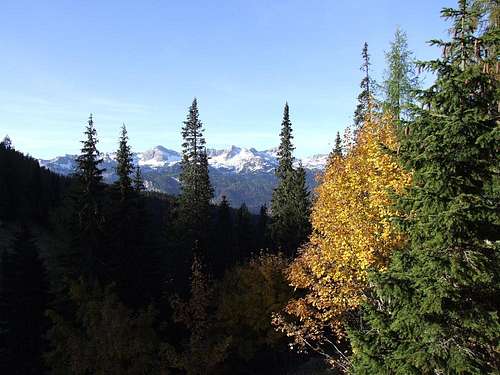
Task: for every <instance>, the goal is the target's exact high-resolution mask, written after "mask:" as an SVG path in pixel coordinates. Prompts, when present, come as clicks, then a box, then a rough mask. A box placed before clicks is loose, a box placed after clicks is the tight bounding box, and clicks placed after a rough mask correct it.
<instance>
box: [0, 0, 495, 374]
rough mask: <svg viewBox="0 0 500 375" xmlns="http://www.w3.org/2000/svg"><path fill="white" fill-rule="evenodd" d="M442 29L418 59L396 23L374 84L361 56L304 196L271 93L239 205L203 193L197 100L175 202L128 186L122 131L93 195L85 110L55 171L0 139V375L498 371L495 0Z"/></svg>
mask: <svg viewBox="0 0 500 375" xmlns="http://www.w3.org/2000/svg"><path fill="white" fill-rule="evenodd" d="M441 22H442V29H443V30H445V29H446V30H448V33H447V34H448V36H447V38H446V39H443V40H440V39H435V40H431V41H430V42H429V44H430V46H431V47H432V48H433V49H435V50H437V51H438V53H437V54H436V56H439V57H437V58H436V59H431V60H423V61H422V60H418V56H415V54H414V53H413V52H412V50H411V46H410V45H409V43H408V38H407V34H406V33H405V31H404V29H403V28H398V29H397V30H395V32H394V34H393V39H392V40H391V41H387V50H386V51H385V67H384V71H385V74H384V77H383V79H375V77H374V75H373V74H372V69H373V65H372V61H371V59H370V57H371V56H370V55H371V53H372V52H371V50H370V45H369V44H368V43H364V44H361V45H359V56H358V60H359V64H358V66H353V67H352V74H353V76H356V77H358V78H359V79H358V78H357V79H358V81H359V82H360V83H359V88H358V93H359V96H358V97H357V101H356V107H355V108H352V109H351V112H352V114H353V115H352V121H351V123H350V124H346V126H345V130H344V131H343V132H336V131H332V134H325V137H328V138H331V139H332V140H334V142H332V144H333V147H332V148H331V151H330V154H329V155H328V159H327V163H326V167H325V168H324V170H323V171H322V172H320V173H318V174H317V176H316V181H317V185H316V186H315V187H314V188H313V189H311V188H310V186H309V185H308V182H307V178H306V170H305V168H304V167H303V165H302V164H301V163H300V162H299V161H298V159H297V157H296V156H295V153H296V150H295V142H296V141H297V137H298V136H297V135H296V134H294V108H295V107H294V105H295V104H294V103H292V102H289V103H287V102H286V98H283V101H282V103H283V108H282V121H281V124H280V123H279V122H278V123H276V126H275V133H276V137H278V135H279V140H280V143H279V147H278V148H277V150H276V157H277V161H278V163H277V165H276V168H275V170H274V175H275V177H276V181H277V182H276V186H275V187H274V190H273V193H272V199H271V200H270V202H262V207H261V209H260V211H259V212H256V211H252V210H250V209H249V208H248V207H247V205H246V204H245V203H243V204H241V205H238V206H237V207H235V206H233V205H232V202H231V200H230V199H229V198H228V197H226V196H222V198H220V197H216V196H215V195H214V185H213V181H211V177H210V174H209V160H210V155H208V153H207V144H210V139H208V137H207V139H206V135H205V130H206V129H207V128H208V127H209V126H210V124H206V125H205V122H204V120H203V116H204V111H205V108H204V103H203V100H202V99H201V98H198V99H199V100H198V99H197V98H194V99H193V100H192V102H190V103H186V115H185V118H184V119H179V121H178V129H177V130H176V131H177V132H178V133H179V134H181V136H182V144H180V145H179V149H180V150H181V160H180V162H179V166H180V174H179V178H178V180H179V183H180V193H179V194H178V195H172V194H166V193H164V192H160V191H157V190H154V189H149V188H148V186H147V184H146V183H145V180H144V176H143V171H141V168H140V166H139V165H138V164H137V163H135V162H134V158H133V151H134V150H132V147H131V140H132V139H133V138H134V137H135V135H134V134H132V132H128V131H127V127H126V125H123V126H121V127H119V126H118V127H117V128H116V143H115V144H116V150H115V155H116V163H117V164H116V168H115V170H114V171H113V172H114V173H115V174H116V176H117V178H116V180H115V181H114V182H112V183H108V182H105V181H104V174H105V173H106V170H105V168H104V167H103V157H102V150H101V149H100V143H99V140H100V139H99V138H100V133H99V121H100V120H99V114H98V113H96V114H89V115H88V118H82V121H81V123H80V124H77V125H81V133H80V134H75V135H74V136H75V137H78V138H79V139H80V141H81V143H80V144H81V149H80V150H79V153H78V156H77V157H76V158H75V168H74V171H73V172H72V173H71V174H69V175H60V174H57V173H55V172H53V171H51V170H49V169H47V168H45V167H43V166H40V165H39V163H38V160H37V159H35V158H34V157H32V156H30V155H29V154H28V153H26V152H24V151H23V150H22V149H20V148H18V147H17V145H16V139H15V137H12V139H11V138H9V136H5V138H4V139H3V141H2V142H1V143H0V257H1V258H0V374H2V375H16V374H20V375H25V374H26V375H28V374H30V375H34V374H54V375H68V374H74V375H149V374H151V375H156V374H157V375H160V374H162V375H163V374H188V375H210V374H221V375H224V374H243V375H244V374H249V375H250V374H291V375H300V374H318V375H326V374H393V375H396V374H398V375H399V374H401V375H407V374H435V375H437V374H442V375H445V374H446V375H451V374H499V373H500V312H499V310H500V199H499V198H500V175H499V173H500V116H499V112H500V84H499V83H500V60H499V50H500V3H499V2H498V0H458V1H456V4H455V6H454V7H452V8H443V9H442V11H441ZM422 27H425V26H422ZM298 58H299V57H298ZM424 73H426V74H427V77H430V78H427V80H424V79H422V75H423V74H424ZM195 95H196V92H193V94H192V97H195ZM280 110H281V109H280ZM91 111H92V108H89V109H88V111H87V112H91ZM124 116H126V115H124ZM125 120H126V118H125ZM0 126H1V125H0ZM0 131H2V132H3V129H0ZM3 135H4V134H2V136H3ZM129 137H130V139H129Z"/></svg>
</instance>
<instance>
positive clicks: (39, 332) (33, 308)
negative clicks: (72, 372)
mask: <svg viewBox="0 0 500 375" xmlns="http://www.w3.org/2000/svg"><path fill="white" fill-rule="evenodd" d="M0 266H1V269H0V372H1V373H2V374H26V375H28V374H33V375H35V374H41V373H43V372H44V366H43V360H42V355H43V352H44V350H45V343H44V339H43V336H44V334H45V331H46V329H47V322H46V318H45V309H46V308H47V306H48V280H47V274H46V270H45V267H44V265H43V263H42V261H41V259H40V258H39V255H38V248H37V246H36V244H35V242H34V239H33V237H32V235H31V233H30V231H29V229H28V228H27V227H25V226H23V227H22V229H21V230H20V231H19V232H18V233H17V235H16V237H15V240H14V243H13V246H12V252H7V251H5V252H4V253H3V254H2V261H1V264H0Z"/></svg>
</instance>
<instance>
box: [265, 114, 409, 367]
mask: <svg viewBox="0 0 500 375" xmlns="http://www.w3.org/2000/svg"><path fill="white" fill-rule="evenodd" d="M346 139H350V137H349V136H348V135H347V136H346ZM396 149H397V138H396V130H395V125H394V121H393V119H392V118H391V117H390V116H389V115H387V114H372V115H369V116H367V120H366V121H365V124H364V125H363V127H362V128H361V129H360V131H359V132H358V134H357V138H356V141H355V142H352V143H351V144H350V145H348V149H347V152H346V154H345V155H344V156H342V155H334V156H332V157H331V158H330V161H329V164H328V166H327V168H326V171H325V173H324V175H323V177H322V180H321V183H320V185H319V186H318V188H317V191H316V196H317V199H316V201H315V204H314V206H313V210H312V215H311V221H312V226H313V232H312V234H311V236H310V238H309V242H308V244H307V245H305V246H304V247H303V249H302V250H301V251H300V253H299V255H298V257H297V258H296V259H295V260H294V261H293V262H292V264H291V265H290V267H289V268H288V269H287V271H286V273H287V278H288V281H289V283H290V284H291V285H292V286H293V287H294V288H295V290H296V293H295V297H294V298H293V299H291V300H290V301H289V302H288V304H287V306H286V308H285V309H284V311H283V312H282V313H281V314H278V315H275V316H274V319H273V323H274V324H275V325H276V326H277V327H278V329H279V330H281V331H283V332H285V333H286V334H287V335H288V336H289V337H291V338H292V346H294V347H296V348H298V349H299V350H308V349H309V350H311V349H312V350H316V351H318V352H320V353H322V354H323V355H325V356H326V357H327V358H329V359H331V360H332V361H334V360H335V361H337V365H340V366H341V367H342V366H346V364H345V362H347V358H346V357H344V353H343V349H342V344H343V338H344V337H345V330H344V327H345V325H346V324H347V323H350V324H352V323H353V322H354V321H355V320H356V319H358V318H357V311H358V307H359V305H360V303H361V302H362V300H363V298H364V293H365V291H366V289H367V287H368V285H367V272H368V270H369V269H371V268H376V269H382V268H384V267H385V266H386V264H387V261H388V256H389V254H390V253H391V251H392V250H393V249H394V248H396V247H398V246H400V245H401V244H402V243H403V242H404V237H403V236H402V234H401V233H399V232H398V231H397V230H396V229H395V226H394V225H393V224H392V223H391V217H393V216H394V214H395V212H394V211H393V208H392V202H391V193H392V192H396V193H401V192H402V191H403V189H404V188H405V187H406V186H408V184H409V182H410V176H409V175H408V174H407V173H405V172H404V171H403V170H402V168H401V167H400V166H399V165H398V163H397V161H396V159H395V157H394V156H393V155H392V154H391V152H390V150H393V151H395V150H396ZM332 338H334V339H332ZM344 344H345V342H344ZM329 347H332V348H333V353H332V351H331V350H329V349H328V348H329ZM343 362H344V363H343Z"/></svg>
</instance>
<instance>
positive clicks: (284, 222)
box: [270, 103, 309, 255]
mask: <svg viewBox="0 0 500 375" xmlns="http://www.w3.org/2000/svg"><path fill="white" fill-rule="evenodd" d="M280 138H281V143H280V146H279V149H278V167H277V168H276V176H277V177H278V186H277V187H276V189H274V192H273V197H272V201H271V214H272V223H271V226H270V230H271V237H272V240H273V242H274V244H275V245H276V246H278V248H279V249H281V250H282V251H284V252H286V253H287V254H288V255H293V254H294V253H295V251H296V250H297V248H298V246H299V245H300V244H301V243H302V242H303V241H304V240H305V239H306V238H307V234H306V233H308V226H307V227H306V228H304V227H303V225H304V218H306V219H305V220H306V221H307V220H308V216H309V209H308V208H307V207H309V196H308V193H307V188H306V186H305V171H304V170H303V168H299V170H295V168H294V167H293V163H294V160H295V159H294V157H293V150H294V147H293V144H292V139H293V135H292V123H291V121H290V115H289V108H288V103H286V104H285V109H284V112H283V122H282V124H281V133H280ZM304 189H305V190H304ZM304 234H306V235H304Z"/></svg>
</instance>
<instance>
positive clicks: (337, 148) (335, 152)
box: [328, 132, 343, 160]
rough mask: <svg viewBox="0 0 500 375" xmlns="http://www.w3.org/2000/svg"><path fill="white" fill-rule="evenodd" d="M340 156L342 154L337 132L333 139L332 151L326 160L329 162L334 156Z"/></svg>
mask: <svg viewBox="0 0 500 375" xmlns="http://www.w3.org/2000/svg"><path fill="white" fill-rule="evenodd" d="M342 154H343V147H342V138H340V132H337V136H336V137H335V146H334V148H333V150H332V151H331V152H330V155H328V160H331V159H332V158H334V157H336V156H340V157H342Z"/></svg>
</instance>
